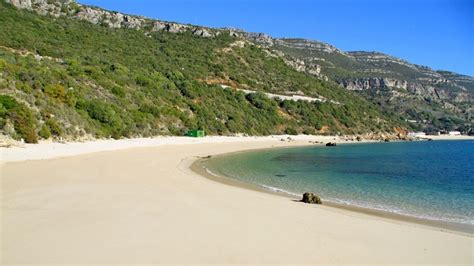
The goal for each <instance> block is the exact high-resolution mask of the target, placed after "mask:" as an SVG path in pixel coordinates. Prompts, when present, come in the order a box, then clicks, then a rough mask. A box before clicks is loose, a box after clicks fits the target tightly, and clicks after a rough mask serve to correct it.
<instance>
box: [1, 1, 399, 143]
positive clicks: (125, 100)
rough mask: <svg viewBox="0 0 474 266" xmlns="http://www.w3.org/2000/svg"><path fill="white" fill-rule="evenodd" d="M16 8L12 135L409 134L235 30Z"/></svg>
mask: <svg viewBox="0 0 474 266" xmlns="http://www.w3.org/2000/svg"><path fill="white" fill-rule="evenodd" d="M11 2H12V4H14V5H11V4H7V3H4V2H1V4H0V89H1V96H0V127H1V128H2V133H3V134H7V135H10V136H13V137H15V138H23V139H25V140H26V141H28V142H35V141H36V140H37V135H39V136H40V137H41V138H49V137H51V136H53V137H57V138H59V137H62V138H77V137H83V136H94V137H110V136H112V137H115V138H120V137H123V136H125V137H129V136H151V135H157V134H178V135H181V134H183V133H184V132H185V131H186V130H188V129H193V128H202V129H205V130H206V131H207V132H208V133H210V134H234V133H245V134H253V135H266V134H278V133H291V134H294V133H302V132H304V133H321V134H336V133H344V134H360V133H373V132H375V133H383V132H392V133H393V132H394V130H395V129H397V128H399V127H403V126H404V122H403V120H402V119H401V118H400V117H397V116H395V115H390V114H387V113H385V114H383V113H382V112H381V111H380V110H379V109H378V107H376V106H375V105H373V104H371V103H369V102H367V101H366V100H364V99H362V98H361V97H358V96H356V95H355V94H354V93H352V92H348V91H346V90H344V89H342V88H340V87H338V86H336V85H335V84H333V83H331V82H326V81H323V80H320V79H317V78H315V77H313V76H311V75H307V74H305V73H302V72H298V71H296V70H295V69H293V68H292V67H289V66H288V65H287V63H285V60H284V59H283V58H281V57H280V56H279V55H277V54H274V53H272V52H270V51H268V50H266V49H264V48H262V47H260V46H258V45H255V44H254V43H253V42H250V41H248V40H247V39H246V38H243V37H242V36H240V35H239V34H238V33H235V32H234V31H232V30H213V29H207V28H202V27H196V26H191V25H181V24H176V23H169V22H162V21H156V20H150V19H146V18H141V17H133V16H127V15H123V14H120V13H116V12H109V11H105V10H101V9H98V8H92V7H88V6H82V5H78V4H76V3H75V2H73V1H42V0H36V1H35V0H34V1H28V0H25V1H13V0H12V1H11ZM18 8H20V9H18ZM224 85H225V86H224ZM249 90H251V91H252V92H271V93H273V94H280V95H293V94H298V95H304V96H307V97H311V98H315V99H319V100H318V101H305V100H301V101H294V100H282V99H283V97H276V98H269V97H267V96H266V95H265V94H262V93H248V91H249Z"/></svg>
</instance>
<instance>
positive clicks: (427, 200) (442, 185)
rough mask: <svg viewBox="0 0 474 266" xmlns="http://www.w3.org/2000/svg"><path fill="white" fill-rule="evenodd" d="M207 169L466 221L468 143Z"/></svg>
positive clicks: (472, 198)
mask: <svg viewBox="0 0 474 266" xmlns="http://www.w3.org/2000/svg"><path fill="white" fill-rule="evenodd" d="M204 164H205V166H206V168H207V169H208V170H209V171H211V172H212V173H214V174H217V175H223V176H227V177H231V178H235V179H239V180H241V181H244V182H248V183H252V184H255V185H258V186H262V187H265V188H267V189H271V190H276V191H282V192H285V193H288V194H293V195H295V196H296V195H298V196H300V195H301V194H302V193H304V192H306V191H312V192H315V193H317V194H318V195H320V196H321V197H322V199H323V200H326V201H331V202H335V203H340V204H347V205H354V206H359V207H365V208H370V209H376V210H383V211H388V212H393V213H398V214H403V215H408V216H414V217H418V218H424V219H430V220H441V221H447V222H455V223H463V224H474V141H432V142H428V141H423V142H394V143H371V144H342V145H338V146H337V147H316V146H315V147H304V148H284V149H271V150H261V151H251V152H244V153H236V154H229V155H223V156H219V157H216V158H214V159H211V160H208V161H207V162H205V163H204Z"/></svg>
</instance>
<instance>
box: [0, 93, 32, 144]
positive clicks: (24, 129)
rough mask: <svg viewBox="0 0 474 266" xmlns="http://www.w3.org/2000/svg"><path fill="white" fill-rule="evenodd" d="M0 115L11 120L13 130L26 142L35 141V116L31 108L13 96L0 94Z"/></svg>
mask: <svg viewBox="0 0 474 266" xmlns="http://www.w3.org/2000/svg"><path fill="white" fill-rule="evenodd" d="M0 107H1V108H0V110H2V111H1V112H0V115H1V116H2V118H3V119H5V118H9V119H11V121H13V126H14V128H15V132H16V133H17V134H18V136H19V137H20V138H23V139H24V140H25V142H26V143H37V142H38V137H37V135H36V131H35V128H36V118H35V117H34V116H33V114H32V112H31V110H30V109H29V108H28V107H27V106H25V105H24V104H22V103H19V102H18V101H17V100H15V99H14V98H13V97H11V96H8V95H0Z"/></svg>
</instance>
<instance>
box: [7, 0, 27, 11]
mask: <svg viewBox="0 0 474 266" xmlns="http://www.w3.org/2000/svg"><path fill="white" fill-rule="evenodd" d="M6 2H7V3H10V4H12V5H14V6H16V7H18V8H24V9H31V0H6Z"/></svg>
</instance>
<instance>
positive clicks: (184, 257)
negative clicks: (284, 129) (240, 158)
mask: <svg viewBox="0 0 474 266" xmlns="http://www.w3.org/2000/svg"><path fill="white" fill-rule="evenodd" d="M280 138H281V137H278V138H272V137H267V138H237V137H236V138H224V137H222V138H218V137H212V138H204V139H191V138H156V139H140V140H124V141H97V142H90V143H82V144H40V145H37V146H27V147H26V148H23V149H22V148H12V149H2V150H1V154H2V161H3V164H2V166H1V213H0V214H1V225H2V226H1V232H0V233H1V253H0V255H1V260H0V262H1V263H0V264H1V265H7V264H17V263H18V264H19V263H35V264H54V263H59V264H66V263H67V264H73V263H74V264H92V263H94V264H103V263H113V264H119V263H120V264H132V263H134V264H137V263H219V264H222V263H238V264H242V263H257V264H261V263H271V264H277V263H286V264H297V263H307V264H315V263H325V264H327V263H336V264H342V263H345V264H347V263H359V264H369V263H372V264H399V263H406V264H415V263H428V264H441V265H449V264H464V265H472V263H473V249H474V244H473V242H474V238H473V237H472V236H471V235H466V234H460V233H459V234H458V233H452V232H444V231H442V230H441V229H436V228H431V227H427V226H422V225H416V224H410V223H406V222H401V221H396V220H389V219H385V218H380V217H376V216H370V215H365V214H360V213H355V212H351V211H346V210H342V209H336V208H331V207H325V206H315V205H306V204H302V203H299V202H294V201H292V200H290V199H288V198H285V197H280V196H276V195H270V194H266V193H261V192H257V191H252V190H247V189H243V188H239V187H233V186H228V185H224V184H221V183H217V182H214V181H212V180H209V179H206V178H204V177H201V176H199V175H197V174H195V173H193V172H191V171H190V170H189V165H190V164H191V163H192V161H193V160H195V158H196V156H206V155H210V154H212V155H214V154H221V153H226V152H232V151H239V150H248V149H257V148H267V147H272V146H283V145H307V144H308V141H309V139H312V140H316V139H318V140H319V138H318V137H302V136H300V137H298V140H297V141H295V142H291V143H288V142H281V141H279V139H280ZM331 139H332V138H324V139H322V141H325V142H326V141H329V140H331ZM137 146H138V147H140V148H134V149H126V148H130V147H137ZM100 150H108V151H106V152H97V151H100ZM91 152H96V153H91ZM86 153H87V154H86ZM78 154H82V155H79V156H71V155H78ZM63 156H71V157H65V158H55V157H63ZM50 158H55V159H50ZM31 159H48V160H35V161H24V160H31ZM14 161H16V162H14Z"/></svg>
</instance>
